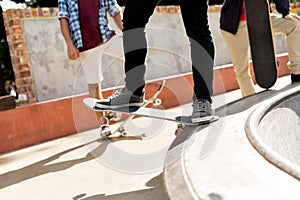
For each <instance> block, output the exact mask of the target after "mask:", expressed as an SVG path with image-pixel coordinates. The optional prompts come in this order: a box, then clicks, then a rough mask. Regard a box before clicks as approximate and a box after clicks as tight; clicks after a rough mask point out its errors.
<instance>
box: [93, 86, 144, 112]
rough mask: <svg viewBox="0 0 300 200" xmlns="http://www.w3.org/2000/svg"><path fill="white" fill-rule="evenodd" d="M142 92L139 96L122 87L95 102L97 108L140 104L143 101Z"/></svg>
mask: <svg viewBox="0 0 300 200" xmlns="http://www.w3.org/2000/svg"><path fill="white" fill-rule="evenodd" d="M144 96H145V93H143V94H142V95H141V96H139V95H134V94H133V93H132V92H131V91H130V90H128V89H126V88H124V89H121V90H118V91H116V92H115V93H114V94H113V95H111V96H110V97H108V98H106V99H103V100H101V101H99V102H97V103H96V104H95V106H96V107H99V108H114V109H116V108H121V107H130V106H138V107H140V106H142V105H143V103H144Z"/></svg>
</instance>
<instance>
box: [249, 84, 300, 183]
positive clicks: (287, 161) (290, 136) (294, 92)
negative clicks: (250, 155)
mask: <svg viewBox="0 0 300 200" xmlns="http://www.w3.org/2000/svg"><path fill="white" fill-rule="evenodd" d="M246 134H247V137H248V138H249V141H250V142H251V144H252V145H253V147H254V148H255V149H256V150H257V151H258V152H259V153H260V154H261V155H262V156H263V157H264V158H265V159H267V160H268V161H269V162H271V163H272V164H274V165H275V166H276V167H278V168H280V169H282V170H283V171H285V172H286V173H288V174H290V175H291V176H294V177H295V178H297V179H298V180H300V90H299V88H298V89H297V88H294V89H291V90H290V91H287V92H285V93H282V94H280V95H278V96H276V97H274V98H271V99H270V100H268V101H265V102H264V103H263V104H262V105H260V106H259V107H257V109H256V110H255V111H254V112H253V113H252V114H251V115H250V116H249V118H248V121H247V123H246Z"/></svg>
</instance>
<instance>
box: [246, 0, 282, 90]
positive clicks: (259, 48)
mask: <svg viewBox="0 0 300 200" xmlns="http://www.w3.org/2000/svg"><path fill="white" fill-rule="evenodd" d="M245 7H246V16H247V26H248V34H249V41H250V47H251V55H252V61H253V69H254V74H255V79H256V82H257V84H258V85H259V86H260V87H262V88H265V89H269V88H270V87H272V86H273V85H274V84H275V82H276V80H277V62H276V57H275V50H274V43H273V34H272V27H271V22H270V7H269V1H268V0H245Z"/></svg>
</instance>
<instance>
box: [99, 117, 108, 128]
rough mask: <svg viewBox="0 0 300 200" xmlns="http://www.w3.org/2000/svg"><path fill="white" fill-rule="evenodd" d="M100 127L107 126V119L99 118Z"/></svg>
mask: <svg viewBox="0 0 300 200" xmlns="http://www.w3.org/2000/svg"><path fill="white" fill-rule="evenodd" d="M99 124H100V126H109V119H108V118H107V117H101V118H100V119H99Z"/></svg>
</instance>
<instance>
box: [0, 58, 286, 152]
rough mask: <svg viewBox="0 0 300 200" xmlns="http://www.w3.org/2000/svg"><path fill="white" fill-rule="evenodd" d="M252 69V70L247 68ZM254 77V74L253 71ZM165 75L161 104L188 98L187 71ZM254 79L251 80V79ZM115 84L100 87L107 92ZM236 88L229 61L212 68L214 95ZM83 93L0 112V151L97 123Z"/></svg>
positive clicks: (282, 65)
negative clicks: (108, 86)
mask: <svg viewBox="0 0 300 200" xmlns="http://www.w3.org/2000/svg"><path fill="white" fill-rule="evenodd" d="M277 59H278V62H279V63H280V64H279V76H284V75H286V74H289V69H288V68H287V65H286V63H287V61H288V57H287V54H281V55H278V56H277ZM251 71H252V73H253V70H252V69H251ZM253 77H254V75H253ZM164 78H166V79H167V81H166V86H165V89H164V90H163V92H162V94H161V95H160V98H161V99H162V100H163V105H162V108H170V107H174V106H178V105H180V104H185V103H188V102H190V99H191V98H190V97H191V96H192V88H193V79H192V75H191V74H190V73H187V74H183V75H181V76H173V77H164ZM254 81H255V80H254ZM159 82H160V80H153V81H151V83H148V84H147V85H146V91H147V96H146V98H148V97H150V96H151V95H152V94H153V93H154V92H155V90H156V88H157V87H158V84H159ZM114 89H115V88H110V89H108V90H106V91H104V96H108V95H110V94H111V93H112V92H113V90H114ZM236 89H238V84H237V82H236V78H235V74H234V70H233V66H232V65H226V66H219V67H216V68H215V70H214V95H217V94H222V93H224V92H228V91H232V90H236ZM86 96H87V94H82V95H78V96H71V97H65V98H60V99H55V100H51V101H44V102H39V103H34V104H30V105H25V106H20V107H17V108H16V109H11V110H6V111H2V112H0V113H1V114H0V122H1V124H2V125H1V126H0V133H1V134H0V153H4V152H8V151H13V150H17V149H20V148H24V147H27V146H30V145H34V144H37V143H41V142H45V141H48V140H52V139H56V138H59V137H62V136H66V135H70V134H74V133H77V132H79V131H83V130H88V129H93V128H95V127H97V126H98V123H97V121H96V120H95V115H94V113H93V112H91V111H89V110H88V109H86V108H85V107H84V105H83V104H82V103H81V102H82V99H83V98H84V97H86Z"/></svg>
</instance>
